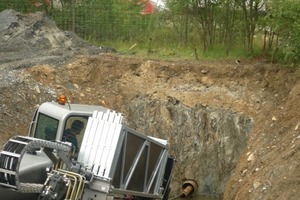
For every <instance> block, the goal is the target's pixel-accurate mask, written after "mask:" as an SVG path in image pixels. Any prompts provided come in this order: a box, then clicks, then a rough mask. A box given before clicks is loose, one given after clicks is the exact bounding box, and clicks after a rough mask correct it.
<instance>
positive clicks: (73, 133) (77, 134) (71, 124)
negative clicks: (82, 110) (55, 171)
mask: <svg viewBox="0 0 300 200" xmlns="http://www.w3.org/2000/svg"><path fill="white" fill-rule="evenodd" d="M87 120H88V118H87V117H86V116H84V117H83V116H71V117H69V118H68V119H67V121H66V124H65V128H64V133H63V136H62V141H63V142H70V143H71V144H72V151H73V152H74V153H75V154H77V153H78V152H79V149H80V145H81V142H82V139H83V135H84V132H85V128H86V124H87Z"/></svg>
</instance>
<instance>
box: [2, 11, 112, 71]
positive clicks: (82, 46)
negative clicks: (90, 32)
mask: <svg viewBox="0 0 300 200" xmlns="http://www.w3.org/2000/svg"><path fill="white" fill-rule="evenodd" d="M0 19H1V21H0V44H1V46H0V68H1V69H3V68H7V67H9V68H14V69H16V68H22V67H27V66H32V65H36V64H39V63H43V64H51V65H60V64H63V63H65V62H67V61H68V60H69V59H71V58H74V57H75V56H76V55H83V54H88V55H92V54H98V53H105V52H107V51H114V49H111V48H101V47H97V46H92V45H90V44H88V43H86V42H85V41H84V40H82V39H81V38H79V37H78V36H77V35H76V34H74V33H73V32H68V31H61V30H59V29H58V28H57V26H56V24H55V22H54V21H53V20H50V19H49V18H48V17H47V16H46V15H45V14H44V13H42V12H38V13H32V14H28V15H23V14H20V13H18V12H16V11H13V10H4V11H2V12H1V13H0Z"/></svg>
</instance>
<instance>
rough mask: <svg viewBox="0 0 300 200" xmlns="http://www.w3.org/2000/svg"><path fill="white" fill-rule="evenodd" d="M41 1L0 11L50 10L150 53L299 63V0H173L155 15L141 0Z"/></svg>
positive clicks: (89, 35) (19, 1) (88, 31)
mask: <svg viewBox="0 0 300 200" xmlns="http://www.w3.org/2000/svg"><path fill="white" fill-rule="evenodd" d="M37 1H40V2H44V1H45V0H1V1H0V11H1V10H3V9H7V8H11V9H15V10H17V11H20V12H24V13H29V12H35V11H37V10H39V11H45V12H46V13H47V14H48V15H49V17H52V18H53V19H54V20H55V22H56V23H57V25H58V26H59V27H60V28H61V29H63V30H71V31H75V32H76V33H77V34H78V35H79V36H81V37H82V38H84V39H86V40H89V41H92V42H95V43H97V44H104V43H107V44H109V43H110V44H119V45H121V48H122V46H124V45H125V46H129V47H130V46H132V45H133V44H137V47H138V48H137V47H136V48H135V49H136V50H137V49H140V48H141V50H142V48H144V49H143V50H145V52H147V53H149V54H153V53H158V52H164V53H162V55H174V54H176V55H178V54H180V53H182V54H184V55H185V56H187V57H191V58H196V59H198V58H199V57H201V58H202V57H208V56H209V57H214V55H213V54H215V55H216V57H219V56H225V57H228V56H234V55H236V56H239V57H240V56H243V55H244V56H251V55H253V56H254V55H255V56H256V55H257V52H260V53H261V54H263V55H267V56H269V57H270V60H275V59H276V60H278V61H284V62H286V63H296V62H299V61H300V57H299V53H300V45H299V44H300V2H299V0H249V1H239V0H168V1H167V9H163V10H159V9H157V12H156V13H154V14H150V15H141V14H140V11H141V9H142V5H139V4H137V0H76V1H75V0H59V1H53V0H52V3H53V2H54V4H52V5H53V6H51V7H50V8H48V9H47V10H46V7H43V6H41V7H34V4H33V2H37ZM48 1H49V0H48ZM44 4H45V3H44ZM174 52H176V53H174ZM241 54H243V55H241Z"/></svg>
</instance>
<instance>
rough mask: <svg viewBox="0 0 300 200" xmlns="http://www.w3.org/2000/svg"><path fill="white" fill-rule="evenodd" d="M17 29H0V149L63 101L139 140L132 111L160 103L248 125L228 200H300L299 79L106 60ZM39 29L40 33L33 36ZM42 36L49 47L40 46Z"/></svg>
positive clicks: (253, 63)
mask: <svg viewBox="0 0 300 200" xmlns="http://www.w3.org/2000/svg"><path fill="white" fill-rule="evenodd" d="M2 14H3V13H2ZM0 16H1V14H0ZM14 16H15V15H14ZM29 19H30V20H33V22H32V21H30V20H29ZM13 20H14V21H16V22H18V23H14V26H12V25H11V24H12V23H11V22H10V21H7V25H6V26H5V25H4V26H0V27H6V29H4V28H2V31H1V32H0V35H1V34H2V35H1V37H0V38H2V40H1V39H0V42H1V45H0V46H1V48H2V49H1V50H0V70H1V72H0V81H1V87H0V91H1V94H0V95H1V96H0V101H1V104H0V105H1V107H0V114H1V116H2V117H1V119H0V123H1V127H2V128H1V131H0V139H1V141H2V143H3V142H4V141H5V140H6V139H8V138H9V137H11V136H12V135H16V134H26V131H27V128H28V126H29V122H30V116H31V113H32V110H33V109H34V107H35V106H36V105H37V104H40V103H42V102H44V101H49V100H52V99H53V98H54V97H55V96H56V95H57V94H60V93H64V94H66V95H67V96H68V97H69V99H70V101H72V102H77V103H87V104H98V105H104V106H106V107H108V108H112V109H115V110H118V111H120V112H122V113H124V114H125V116H126V117H128V119H129V123H131V125H132V126H134V127H133V128H136V129H141V130H144V129H143V127H139V123H138V122H135V123H133V122H130V118H132V117H131V108H129V107H128V105H131V104H132V102H135V101H137V99H139V101H151V102H153V103H152V104H153V108H151V107H150V108H149V109H150V110H151V109H155V108H154V107H155V102H156V101H159V102H164V101H165V102H170V101H171V102H173V104H174V106H176V105H177V104H180V105H183V106H185V107H191V108H192V107H194V106H196V105H203V106H209V107H217V108H222V109H225V110H228V111H231V112H239V113H244V114H245V115H247V116H250V117H251V118H253V122H254V123H253V127H252V130H251V133H250V137H249V141H248V143H247V146H246V149H245V151H244V152H243V153H242V155H241V157H240V159H239V160H238V164H237V166H236V168H235V169H234V170H233V175H232V176H231V177H230V179H229V181H228V182H227V185H226V190H225V193H224V199H243V200H246V199H289V200H290V199H295V200H296V199H298V198H299V196H300V190H299V185H300V165H299V162H300V161H299V160H300V151H299V148H300V131H299V130H300V127H299V125H300V120H299V119H300V101H299V95H300V79H299V77H298V72H297V71H296V70H295V69H286V68H280V67H278V66H272V65H270V64H267V63H266V62H264V61H262V60H242V62H241V64H239V65H237V64H236V63H235V62H234V60H223V61H199V62H192V61H189V62H187V61H178V60H177V61H161V60H146V59H143V58H139V57H129V56H124V55H118V54H103V52H102V51H100V50H99V48H98V47H90V46H88V45H86V44H85V43H84V42H81V41H80V40H79V41H80V42H79V43H78V42H74V41H77V40H78V38H77V36H76V37H75V36H74V38H73V37H72V35H70V34H68V36H69V37H65V36H64V35H63V34H62V32H60V31H59V30H58V29H53V28H51V27H52V26H54V25H53V24H51V23H50V22H47V20H45V19H44V18H42V16H40V15H38V16H34V18H28V19H27V20H24V18H15V17H13ZM34 20H36V21H34ZM29 21H30V23H29ZM1 22H2V23H4V21H3V20H1ZM25 22H26V23H27V22H28V23H27V24H26V23H25ZM41 22H46V23H45V24H46V26H45V25H41V26H39V28H36V27H37V26H34V24H40V23H41ZM17 24H19V25H17ZM45 27H47V28H45ZM21 28H22V29H25V30H33V28H35V29H34V30H35V31H34V34H33V35H32V36H33V38H35V40H30V38H25V39H26V41H28V43H26V45H27V46H26V48H25V47H24V48H23V47H20V45H21V44H23V43H22V42H17V40H18V39H20V38H21V39H22V38H23V39H24V37H25V36H28V34H25V33H23V32H22V31H20V30H21ZM11 29H14V31H12V30H11ZM19 29H20V30H19ZM54 30H56V31H57V33H59V35H60V36H59V37H58V36H57V37H54V38H55V40H49V38H50V37H49V35H50V36H51V38H53V37H52V36H53V35H55V34H56V32H55V34H54V32H53V31H54ZM25 32H26V31H25ZM17 33H18V34H17ZM42 36H43V37H44V36H47V37H45V38H48V39H47V40H46V39H43V40H42V39H40V40H38V39H37V38H41V37H42ZM57 38H60V39H59V40H58V41H60V42H58V43H55V45H56V46H55V45H54V42H53V41H56V39H57ZM4 39H5V40H4ZM20 41H21V40H20ZM32 41H42V42H41V43H43V44H46V43H47V41H52V43H49V45H46V46H43V48H37V49H35V48H34V47H36V46H37V45H33V46H30V45H32V44H37V43H35V42H32ZM62 41H64V42H62ZM70 41H73V42H70ZM2 44H3V45H2ZM29 44H30V45H29ZM61 44H64V45H62V46H63V47H62V46H61ZM66 44H68V45H69V46H68V47H67V48H66V46H65V45H66ZM79 44H84V45H79ZM14 45H15V46H14ZM8 47H9V49H8ZM28 47H29V48H28ZM54 47H55V48H54ZM18 48H20V50H18ZM31 49H32V51H31ZM66 52H68V53H66ZM47 53H48V54H47ZM49 54H50V55H51V56H47V55H49ZM46 57H47V58H49V59H46ZM161 113H164V111H161ZM141 115H142V114H141ZM166 116H167V115H162V118H164V117H166ZM164 119H166V121H168V120H170V118H168V117H166V118H164ZM141 120H144V121H147V119H141ZM170 123H172V122H171V121H170ZM149 126H150V125H149ZM159 134H161V135H159V136H163V135H162V134H163V133H159ZM175 145H178V144H173V146H171V150H172V147H174V146H175ZM195 159H196V160H197V158H195ZM177 173H180V172H177Z"/></svg>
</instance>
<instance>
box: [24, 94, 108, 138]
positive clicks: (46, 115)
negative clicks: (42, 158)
mask: <svg viewBox="0 0 300 200" xmlns="http://www.w3.org/2000/svg"><path fill="white" fill-rule="evenodd" d="M95 110H96V111H100V112H106V111H107V110H108V109H107V108H104V107H102V106H95V105H83V104H69V103H67V102H66V97H65V96H60V97H59V98H58V100H57V102H54V101H53V102H45V103H43V104H41V105H40V106H39V107H38V109H37V110H36V111H35V113H34V116H33V121H32V122H31V125H30V129H29V136H30V137H33V138H38V139H43V140H48V141H62V137H63V133H64V131H65V130H66V129H68V128H70V126H71V124H72V122H74V121H75V120H80V121H82V122H83V124H84V126H83V130H82V131H81V132H80V134H79V135H78V136H77V137H78V140H79V143H80V142H81V141H82V137H83V134H84V131H85V128H86V125H87V121H88V117H90V116H92V114H93V112H94V111H95Z"/></svg>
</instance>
